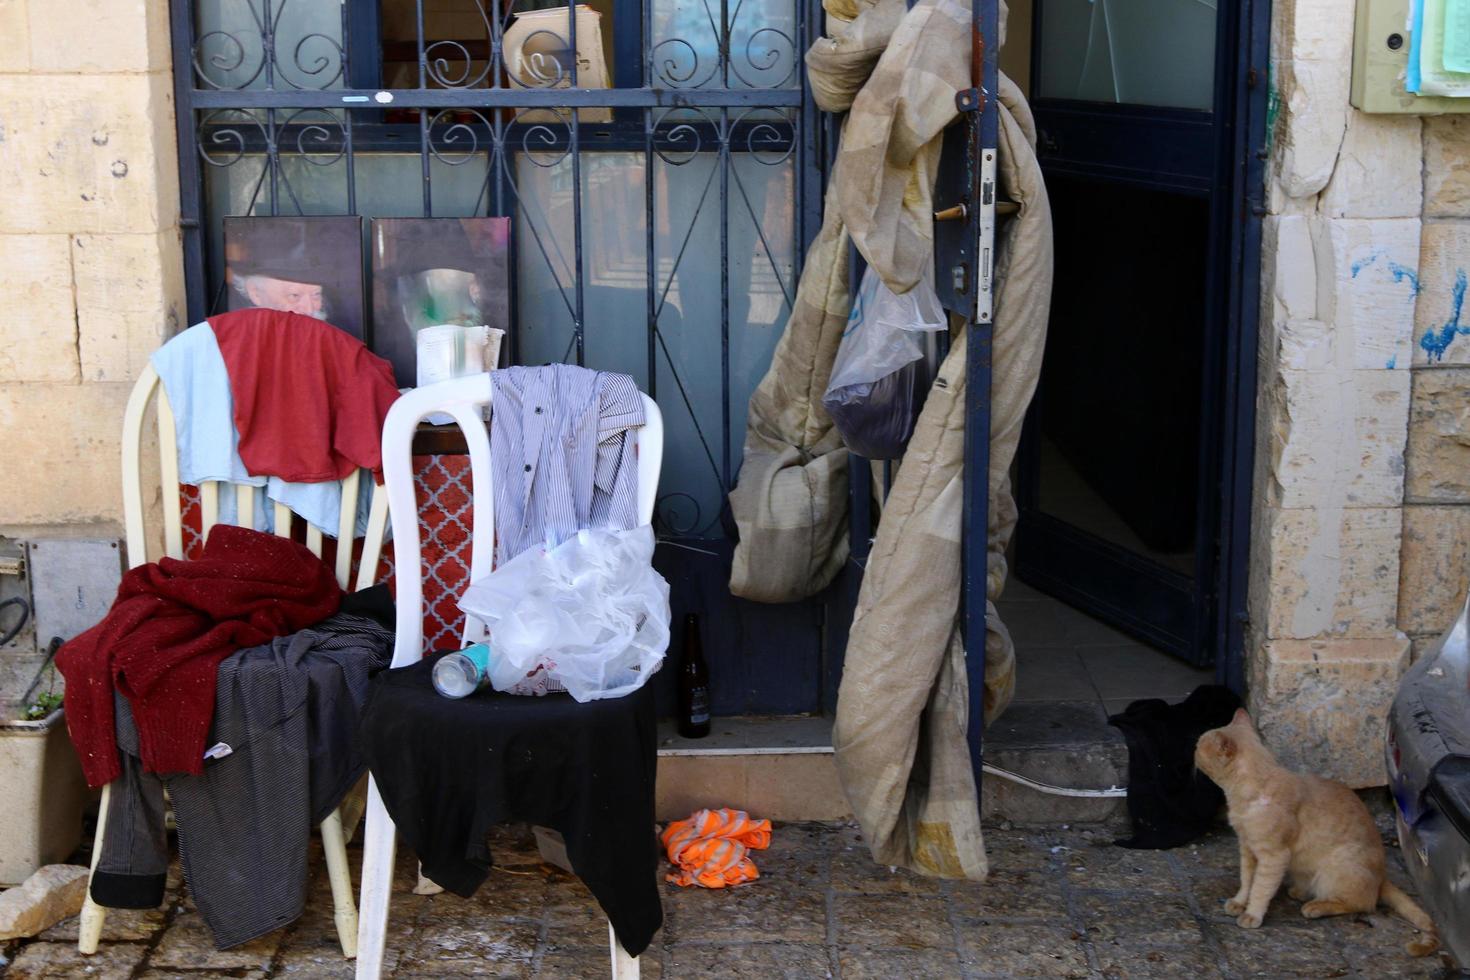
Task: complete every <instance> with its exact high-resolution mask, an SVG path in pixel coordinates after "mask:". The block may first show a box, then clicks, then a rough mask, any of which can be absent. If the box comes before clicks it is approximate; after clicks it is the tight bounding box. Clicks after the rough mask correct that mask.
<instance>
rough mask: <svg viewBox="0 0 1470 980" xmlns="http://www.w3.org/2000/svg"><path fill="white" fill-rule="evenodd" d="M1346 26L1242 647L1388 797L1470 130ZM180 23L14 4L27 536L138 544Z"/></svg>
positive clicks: (8, 338)
mask: <svg viewBox="0 0 1470 980" xmlns="http://www.w3.org/2000/svg"><path fill="white" fill-rule="evenodd" d="M332 6H333V7H334V8H335V6H336V5H335V4H333V5H332ZM429 6H430V7H431V8H433V7H434V6H435V5H433V4H430V5H429ZM1353 14H1354V4H1353V0H1279V2H1277V3H1276V4H1275V5H1274V10H1273V11H1272V17H1271V41H1270V49H1271V58H1270V61H1271V67H1270V82H1269V84H1270V86H1271V99H1272V102H1273V116H1272V118H1271V120H1270V129H1269V159H1268V166H1267V171H1268V173H1267V183H1268V186H1267V191H1266V195H1265V199H1266V202H1267V206H1266V211H1267V214H1266V215H1265V216H1264V218H1263V226H1262V234H1263V247H1262V258H1261V268H1260V311H1261V312H1260V321H1259V331H1258V351H1259V354H1258V367H1259V377H1258V384H1257V391H1256V396H1255V405H1256V420H1257V424H1256V451H1255V456H1256V467H1255V476H1254V481H1253V504H1252V529H1251V546H1250V555H1249V576H1250V587H1249V603H1248V616H1249V625H1248V629H1247V630H1246V641H1245V646H1244V649H1243V650H1242V651H1239V655H1240V656H1241V657H1243V658H1244V667H1245V670H1244V674H1245V676H1246V678H1247V681H1248V688H1249V702H1250V704H1251V706H1252V708H1253V710H1254V712H1255V714H1256V716H1257V717H1258V718H1259V720H1260V723H1261V725H1262V728H1263V730H1264V731H1265V733H1266V735H1267V738H1268V740H1269V741H1270V742H1271V743H1272V744H1273V745H1274V746H1276V747H1277V748H1278V749H1279V750H1281V751H1282V753H1283V754H1284V755H1285V756H1286V757H1287V758H1288V759H1290V760H1291V761H1293V762H1295V763H1300V764H1303V765H1310V766H1312V767H1315V768H1317V769H1319V770H1321V771H1324V772H1328V773H1332V774H1335V775H1338V776H1340V777H1343V778H1345V779H1348V780H1350V781H1352V782H1354V783H1356V784H1358V785H1374V784H1377V783H1379V782H1381V781H1382V777H1383V769H1382V762H1381V745H1382V741H1383V734H1384V726H1383V718H1384V713H1385V709H1386V707H1387V705H1388V702H1389V700H1390V698H1391V697H1392V694H1393V692H1394V689H1395V683H1396V680H1397V678H1398V677H1399V676H1400V674H1401V673H1402V672H1403V670H1404V669H1405V668H1406V666H1407V665H1408V664H1410V663H1411V662H1412V659H1413V657H1414V655H1415V652H1416V651H1418V650H1421V649H1422V648H1423V647H1424V645H1425V644H1427V643H1430V642H1432V640H1433V639H1434V638H1435V637H1436V636H1437V635H1438V634H1439V633H1440V632H1441V631H1443V630H1444V629H1445V628H1446V627H1447V626H1448V625H1449V624H1450V622H1451V621H1452V619H1453V618H1454V616H1455V615H1456V614H1457V612H1458V610H1459V608H1460V606H1461V605H1462V603H1463V602H1464V600H1465V595H1466V590H1467V585H1470V407H1467V406H1470V339H1466V338H1464V337H1462V336H1461V335H1462V334H1464V333H1466V332H1470V322H1467V323H1465V324H1463V325H1462V322H1461V305H1462V303H1463V300H1464V293H1465V276H1466V272H1465V270H1466V269H1467V267H1470V119H1466V118H1465V117H1462V116H1458V115H1432V116H1424V117H1420V116H1415V115H1405V116H1386V115H1369V114H1365V113H1362V112H1359V111H1357V110H1355V109H1353V108H1351V106H1350V104H1349V83H1350V74H1351V62H1352V57H1351V54H1352V42H1353V37H1352V35H1353V23H1354V17H1353ZM169 16H170V10H169V4H168V3H166V2H165V0H106V2H103V0H0V298H3V315H0V432H3V434H4V447H5V449H4V453H3V459H4V463H3V466H0V525H3V526H4V533H6V534H7V535H10V536H13V537H21V538H31V539H44V538H47V537H51V536H64V535H77V534H83V535H85V536H89V537H108V536H111V537H117V536H118V535H119V530H118V523H119V520H120V495H119V441H118V440H119V428H120V425H119V423H120V419H121V416H122V408H123V404H124V401H125V399H126V397H127V394H128V391H129V387H130V384H131V382H132V381H133V380H134V379H135V378H136V377H137V376H138V373H139V371H140V370H141V369H142V367H143V366H144V364H145V363H146V359H147V357H148V355H149V353H150V352H151V351H152V350H153V349H155V348H156V347H157V346H158V345H159V344H161V343H162V342H164V341H165V340H166V339H168V338H169V337H170V336H172V335H173V334H174V333H176V332H177V331H178V330H180V329H181V328H183V327H184V326H187V324H188V319H189V318H188V316H187V315H186V313H185V310H186V309H187V299H186V296H185V294H184V274H183V268H184V253H183V238H182V234H183V231H181V227H180V192H181V185H180V169H179V160H180V154H179V148H178V146H177V136H176V133H177V132H178V129H177V127H176V117H175V95H174V93H175V88H174V85H175V80H174V72H175V71H176V70H185V71H188V70H190V69H189V66H180V65H176V64H175V63H174V62H173V58H172V54H171V47H170V34H169V30H170V24H169ZM1014 16H1015V15H1014V14H1013V17H1014ZM1015 31H1016V29H1015V28H1013V41H1012V43H1013V44H1014V43H1021V42H1017V41H1015V40H1014V38H1015V36H1016V34H1015ZM426 169H427V166H426ZM410 176H411V175H410ZM584 177H585V175H584ZM589 186H591V185H589ZM589 193H590V192H589ZM640 193H641V191H640ZM661 193H662V192H661ZM756 210H759V208H758V207H757V208H756ZM787 220H790V219H789V218H788V219H787ZM185 230H187V229H185ZM695 238H696V240H697V242H698V243H699V244H697V245H696V246H695V247H696V248H700V247H702V248H713V247H714V246H713V245H712V244H711V243H712V242H713V241H714V240H715V238H711V237H709V236H708V235H706V234H700V235H698V236H695ZM716 238H717V236H716ZM772 258H773V265H780V264H781V263H787V266H786V267H787V268H789V264H790V262H791V257H790V256H781V257H779V259H778V257H776V256H772ZM639 274H641V272H640V273H639ZM750 290H751V292H752V294H754V293H755V292H756V291H757V290H756V287H755V286H754V285H752V286H751V287H750ZM686 301H687V302H692V300H686ZM756 305H758V304H754V303H753V304H752V306H753V307H754V306H756ZM752 315H754V314H752ZM671 397H672V396H671ZM737 448H738V447H737ZM1021 669H1022V671H1024V670H1026V665H1025V660H1024V659H1023V660H1022V664H1021Z"/></svg>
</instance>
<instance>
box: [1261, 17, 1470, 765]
mask: <svg viewBox="0 0 1470 980" xmlns="http://www.w3.org/2000/svg"><path fill="white" fill-rule="evenodd" d="M1353 6H1354V5H1353V0H1280V2H1278V3H1277V4H1276V6H1275V10H1274V12H1273V16H1274V25H1273V37H1272V52H1273V58H1272V62H1273V64H1272V69H1273V70H1272V81H1273V90H1272V98H1273V100H1274V101H1273V109H1274V112H1275V117H1274V120H1273V126H1272V147H1271V175H1270V181H1271V185H1270V189H1269V191H1270V192H1269V201H1270V207H1269V211H1270V214H1269V216H1268V217H1267V218H1266V223H1265V229H1264V231H1265V235H1264V240H1265V242H1264V256H1263V268H1262V316H1261V347H1260V388H1259V401H1258V431H1257V440H1258V442H1257V480H1256V499H1255V511H1256V513H1255V522H1254V542H1253V548H1252V581H1251V600H1250V620H1251V649H1250V651H1249V657H1250V660H1249V670H1248V676H1249V683H1250V688H1251V691H1250V704H1251V708H1252V711H1253V712H1254V713H1255V714H1256V716H1257V720H1258V723H1259V724H1260V727H1261V729H1262V731H1263V733H1264V734H1265V735H1266V737H1267V740H1268V741H1269V743H1270V744H1271V745H1272V746H1273V747H1274V748H1275V749H1276V750H1277V751H1278V753H1279V754H1281V755H1282V756H1283V758H1284V759H1285V760H1286V761H1287V762H1289V763H1291V764H1293V765H1297V766H1301V767H1304V768H1311V769H1314V770H1316V771H1319V772H1323V773H1327V774H1331V775H1335V776H1338V777H1340V778H1343V779H1346V780H1348V781H1349V782H1351V783H1353V784H1354V785H1359V786H1365V785H1376V784H1380V783H1382V782H1383V778H1384V770H1383V761H1382V745H1383V735H1384V717H1385V713H1386V711H1387V707H1388V704H1389V702H1390V701H1391V700H1392V697H1393V693H1394V689H1395V686H1396V682H1397V680H1398V678H1399V676H1400V675H1401V673H1402V672H1403V670H1404V668H1405V667H1406V666H1407V665H1408V664H1409V663H1410V662H1411V656H1412V650H1413V648H1414V647H1412V646H1411V642H1410V638H1411V637H1412V638H1414V641H1415V644H1414V645H1415V646H1418V645H1419V644H1420V641H1421V640H1422V638H1424V637H1426V636H1430V635H1433V634H1436V633H1437V632H1438V631H1440V630H1441V629H1443V628H1444V627H1445V626H1446V625H1448V623H1449V620H1450V619H1451V618H1452V617H1453V615H1454V613H1455V611H1456V610H1457V609H1458V604H1459V603H1461V602H1462V601H1463V599H1464V596H1465V589H1466V582H1467V578H1470V564H1467V562H1470V547H1467V546H1470V506H1467V505H1470V402H1467V397H1466V396H1467V394H1470V389H1467V385H1466V382H1467V380H1470V341H1464V340H1461V341H1458V342H1456V341H1455V339H1454V338H1455V336H1457V335H1458V333H1459V329H1458V316H1459V306H1458V304H1459V303H1460V301H1461V300H1462V299H1463V292H1464V287H1463V285H1461V286H1460V287H1459V289H1458V291H1457V290H1456V287H1455V281H1456V278H1457V277H1458V278H1459V281H1460V282H1461V283H1462V284H1463V281H1464V272H1463V271H1462V270H1463V268H1464V267H1465V266H1467V265H1470V253H1467V248H1466V246H1467V245H1470V221H1457V220H1456V219H1459V218H1470V127H1467V126H1466V125H1465V124H1466V123H1467V122H1470V120H1462V119H1460V118H1458V117H1440V118H1425V119H1420V118H1418V117H1398V116H1371V115H1365V114H1363V113H1360V112H1357V111H1356V110H1354V109H1352V108H1350V106H1349V104H1348V85H1349V81H1350V72H1351V62H1352V24H1353ZM1440 346H1444V350H1443V351H1442V352H1441V351H1440V349H1439V348H1440ZM1401 581H1402V588H1401V584H1400V583H1401Z"/></svg>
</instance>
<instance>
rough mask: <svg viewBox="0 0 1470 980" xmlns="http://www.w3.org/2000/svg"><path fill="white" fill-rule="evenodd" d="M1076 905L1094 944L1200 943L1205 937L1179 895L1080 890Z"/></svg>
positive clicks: (1142, 945)
mask: <svg viewBox="0 0 1470 980" xmlns="http://www.w3.org/2000/svg"><path fill="white" fill-rule="evenodd" d="M1074 907H1075V909H1076V911H1077V914H1078V915H1079V916H1080V917H1081V919H1082V921H1083V922H1084V923H1086V925H1087V937H1088V938H1089V939H1091V940H1092V941H1093V943H1094V944H1098V943H1114V944H1117V943H1124V944H1127V945H1130V946H1133V947H1140V946H1141V947H1148V946H1155V945H1159V944H1171V945H1173V944H1177V945H1182V944H1185V943H1198V942H1200V941H1201V940H1202V939H1203V938H1204V937H1203V934H1202V933H1201V932H1200V925H1199V922H1198V921H1197V920H1196V919H1195V917H1194V911H1193V910H1192V909H1191V908H1190V907H1189V902H1188V901H1187V900H1185V899H1184V898H1182V897H1180V896H1177V895H1167V894H1156V893H1149V892H1114V891H1079V892H1077V893H1076V895H1075V896H1074Z"/></svg>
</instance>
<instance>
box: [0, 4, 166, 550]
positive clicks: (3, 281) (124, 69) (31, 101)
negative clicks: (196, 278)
mask: <svg viewBox="0 0 1470 980" xmlns="http://www.w3.org/2000/svg"><path fill="white" fill-rule="evenodd" d="M0 39H3V43H0V187H3V188H4V200H3V203H0V296H3V297H4V298H5V314H6V315H5V317H4V318H3V319H0V431H4V433H5V436H6V441H7V443H6V445H7V451H6V472H5V479H4V488H3V490H0V527H14V526H16V525H29V526H35V525H42V526H55V525H76V524H91V525H97V524H102V525H113V524H116V523H117V522H118V521H119V520H120V516H121V497H120V490H119V486H120V477H119V467H120V462H119V446H118V440H119V434H120V428H121V420H122V409H123V405H124V404H125V402H126V400H127V395H128V390H129V388H130V387H131V384H132V382H133V380H134V379H135V378H136V377H137V376H138V372H139V371H140V370H141V369H142V367H143V365H144V364H145V363H146V362H147V356H148V354H149V352H150V351H152V350H153V349H155V348H156V347H157V346H158V345H159V344H160V343H162V342H163V341H164V340H165V339H166V338H167V337H168V336H169V335H170V334H171V333H173V332H174V331H176V330H177V329H178V327H179V319H180V318H181V317H182V315H183V312H182V311H183V309H184V296H183V288H182V272H183V269H182V254H181V248H180V239H179V230H178V225H179V220H178V212H179V204H178V202H179V187H178V165H177V149H176V144H175V137H174V107H173V74H172V70H171V66H170V63H169V42H168V39H169V34H168V3H167V0H0Z"/></svg>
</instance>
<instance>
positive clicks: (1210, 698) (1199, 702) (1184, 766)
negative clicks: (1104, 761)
mask: <svg viewBox="0 0 1470 980" xmlns="http://www.w3.org/2000/svg"><path fill="white" fill-rule="evenodd" d="M1239 707H1240V698H1239V697H1237V696H1236V694H1235V692H1234V691H1232V690H1230V689H1229V688H1228V687H1221V686H1219V685H1216V684H1205V685H1201V686H1200V687H1197V688H1195V690H1194V691H1193V693H1191V694H1190V695H1189V697H1187V698H1185V699H1184V700H1183V701H1181V702H1179V703H1178V704H1169V703H1168V702H1166V701H1163V700H1160V699H1159V698H1149V699H1147V700H1144V701H1134V702H1133V703H1132V704H1130V705H1129V706H1128V707H1127V708H1125V709H1124V710H1123V711H1122V712H1121V713H1120V714H1116V715H1112V716H1111V717H1109V718H1108V724H1109V725H1113V726H1115V727H1117V728H1118V730H1119V731H1121V732H1122V733H1123V738H1124V740H1126V741H1127V743H1128V815H1129V816H1130V817H1131V818H1132V819H1133V836H1132V837H1129V838H1126V839H1122V840H1118V841H1115V842H1114V843H1116V844H1117V845H1118V846H1119V847H1131V848H1138V849H1140V850H1167V849H1168V848H1171V847H1178V846H1179V845H1181V844H1187V843H1189V842H1190V841H1192V840H1194V839H1195V838H1197V837H1199V836H1200V835H1202V834H1203V833H1204V832H1205V831H1206V830H1209V829H1210V825H1211V824H1212V823H1213V822H1214V820H1215V815H1216V814H1217V813H1219V811H1220V807H1222V806H1224V804H1225V794H1224V793H1223V792H1221V791H1220V787H1218V786H1216V785H1215V784H1214V783H1213V782H1211V781H1210V779H1209V777H1208V776H1206V775H1205V774H1204V773H1202V772H1197V771H1196V770H1195V768H1194V748H1195V744H1196V743H1197V742H1198V741H1199V737H1200V736H1201V735H1203V734H1204V733H1205V732H1207V731H1210V730H1211V729H1212V728H1219V727H1221V726H1223V725H1228V724H1230V719H1231V718H1233V717H1234V716H1235V711H1236V709H1237V708H1239Z"/></svg>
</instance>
